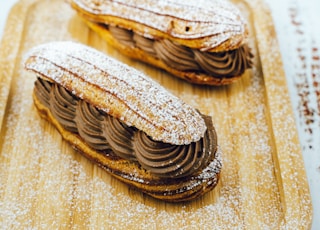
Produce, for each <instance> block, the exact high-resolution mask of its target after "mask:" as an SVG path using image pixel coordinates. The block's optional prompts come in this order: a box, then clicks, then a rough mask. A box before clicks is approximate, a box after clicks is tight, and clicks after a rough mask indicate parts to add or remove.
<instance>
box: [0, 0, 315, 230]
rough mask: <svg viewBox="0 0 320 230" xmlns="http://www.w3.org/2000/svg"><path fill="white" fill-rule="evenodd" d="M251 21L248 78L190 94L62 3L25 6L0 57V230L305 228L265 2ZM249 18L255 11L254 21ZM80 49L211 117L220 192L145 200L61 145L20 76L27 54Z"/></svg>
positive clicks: (246, 5) (301, 180)
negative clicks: (67, 44)
mask: <svg viewBox="0 0 320 230" xmlns="http://www.w3.org/2000/svg"><path fill="white" fill-rule="evenodd" d="M235 3H236V4H237V5H238V6H239V7H240V8H241V10H242V12H243V13H244V15H245V16H246V17H247V18H248V21H249V29H250V33H251V37H250V40H249V44H250V46H251V47H252V49H253V52H254V54H255V59H254V68H253V69H252V70H250V71H247V72H246V74H245V75H244V76H243V78H242V79H241V80H240V81H238V82H236V83H234V84H232V85H229V86H223V87H204V86H194V85H191V84H189V83H186V82H183V81H181V80H179V79H177V78H174V77H173V76H171V75H169V74H167V73H165V72H163V71H160V70H157V69H155V68H152V67H150V66H148V65H145V64H142V63H139V62H136V61H133V60H130V59H128V58H126V57H124V56H122V55H121V54H119V53H118V52H117V51H116V50H114V49H113V48H112V47H110V46H108V45H107V44H106V43H105V42H104V41H103V40H102V39H101V38H100V37H99V36H97V35H96V34H95V33H93V32H92V31H90V30H89V29H88V28H87V27H86V25H85V24H84V23H83V22H82V21H81V19H79V18H78V17H77V16H76V14H75V12H74V11H73V10H72V9H71V8H70V7H69V5H68V4H67V2H65V1H63V0H52V1H44V0H21V1H20V2H19V3H18V4H17V5H15V6H14V8H13V9H12V11H11V13H10V15H9V18H8V21H7V26H6V28H5V32H4V37H3V40H2V43H1V50H0V58H1V59H0V60H1V61H0V70H1V72H0V128H1V130H0V134H1V137H0V207H1V209H0V210H1V211H0V221H1V224H2V226H5V227H6V228H12V229H15V228H28V227H29V228H32V227H33V228H40V229H48V228H49V229H57V228H58V229H64V228H75V229H78V228H92V229H101V228H110V229H132V228H135V229H168V228H170V229H175V228H180V229H181V228H183V229H195V228H196V229H199V228H200V229H221V228H224V229H233V228H238V229H242V228H243V229H263V228H267V229H292V228H294V229H308V228H310V224H311V218H312V213H311V210H312V208H311V202H310V195H309V188H308V184H307V180H306V175H305V170H304V166H303V159H302V155H301V150H300V146H299V142H298V137H297V131H296V127H295V123H294V116H293V112H292V110H291V106H290V100H289V95H288V90H287V84H286V79H285V75H284V72H283V67H282V62H281V58H280V53H279V48H278V44H277V40H276V34H275V30H274V27H273V23H272V18H271V16H270V13H269V10H268V9H267V7H266V6H265V4H264V3H263V2H262V1H261V0H254V1H250V2H249V1H248V2H247V1H245V0H236V1H235ZM252 9H254V10H252ZM53 40H73V41H78V42H82V43H84V44H87V45H89V46H92V47H94V48H97V49H99V50H102V51H103V52H105V53H107V54H108V55H110V56H113V57H115V58H117V59H119V60H121V61H123V62H125V63H127V64H129V65H131V66H133V67H135V68H137V69H139V70H141V71H143V72H145V73H146V74H147V75H149V76H150V77H152V78H153V79H155V80H156V81H158V82H159V83H160V84H162V85H163V86H164V87H166V88H167V89H168V90H170V91H171V92H172V93H174V94H175V95H177V96H179V97H180V98H182V99H183V100H185V101H186V102H188V103H189V104H191V105H192V106H195V107H197V108H199V109H200V111H201V112H202V113H205V114H208V115H211V116H212V117H213V122H214V124H215V126H216V129H217V133H218V138H219V139H218V141H219V145H220V146H221V148H222V150H223V163H224V165H223V171H222V174H221V181H220V183H219V185H218V186H217V188H216V189H215V190H213V191H212V192H210V193H208V194H206V195H205V196H203V197H201V198H200V199H197V200H195V201H192V202H186V203H180V204H170V203H165V202H160V201H158V200H155V199H152V198H150V197H147V196H145V195H142V194H141V193H140V192H138V191H135V190H133V189H130V188H129V187H127V186H126V185H124V184H122V183H120V182H119V181H118V180H116V179H114V178H112V177H110V176H109V175H108V174H107V173H106V172H104V171H103V170H102V169H100V168H98V167H97V166H94V165H92V164H91V163H90V162H89V161H88V160H86V159H85V158H83V157H82V156H81V155H80V154H78V153H76V152H75V151H73V149H72V148H71V147H70V146H69V145H68V144H67V143H66V142H64V141H62V139H61V136H60V135H59V133H58V132H57V131H56V130H55V129H54V128H53V127H52V126H51V125H50V124H48V123H47V122H46V121H44V120H41V119H40V117H39V115H38V114H37V112H36V110H35V108H34V106H33V102H32V96H31V95H32V90H33V83H34V80H35V77H34V76H32V75H30V74H29V73H27V72H25V71H24V70H23V67H22V63H23V56H24V55H25V53H26V52H27V51H28V50H29V49H30V48H31V47H33V46H35V45H38V44H41V43H44V42H48V41H53Z"/></svg>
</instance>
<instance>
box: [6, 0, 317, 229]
mask: <svg viewBox="0 0 320 230" xmlns="http://www.w3.org/2000/svg"><path fill="white" fill-rule="evenodd" d="M17 1H18V0H0V37H2V34H3V30H4V27H5V23H6V19H7V15H8V13H9V11H10V9H11V7H12V6H13V5H14V4H15V2H17ZM265 1H266V3H267V4H268V5H269V7H270V9H271V12H272V15H273V18H274V24H275V27H276V31H277V35H278V41H279V45H280V50H281V54H282V58H283V63H284V69H285V72H286V77H287V81H288V87H289V91H290V96H291V102H292V106H293V109H294V112H295V118H296V124H297V128H298V132H299V138H300V143H301V148H302V152H303V156H304V164H305V167H306V172H307V177H308V181H309V186H310V192H311V196H312V204H313V224H312V229H315V230H316V229H320V26H319V23H318V22H319V21H320V14H319V11H320V1H319V0H281V1H279V0H265Z"/></svg>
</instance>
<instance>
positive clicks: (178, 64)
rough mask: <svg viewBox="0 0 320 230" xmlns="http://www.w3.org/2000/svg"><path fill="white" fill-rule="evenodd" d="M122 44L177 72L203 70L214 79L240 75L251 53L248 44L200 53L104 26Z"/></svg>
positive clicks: (249, 66)
mask: <svg viewBox="0 0 320 230" xmlns="http://www.w3.org/2000/svg"><path fill="white" fill-rule="evenodd" d="M103 27H105V28H107V29H108V30H109V31H110V33H111V35H112V36H113V37H114V38H115V39H116V40H118V41H119V42H120V43H121V44H123V45H125V46H129V47H135V48H139V49H141V50H143V51H144V52H146V53H148V54H149V55H151V56H152V57H154V58H157V59H160V60H161V61H162V62H164V63H165V64H166V65H167V66H169V67H171V68H174V69H177V70H180V71H194V72H199V73H205V74H208V75H210V76H213V77H217V78H231V77H234V76H240V75H242V74H243V73H244V72H245V70H246V69H249V68H251V67H252V58H253V54H252V53H251V51H250V48H249V47H248V45H246V44H244V45H242V46H240V47H239V48H238V49H235V50H229V51H225V52H202V51H200V50H197V49H191V48H189V47H186V46H182V45H179V44H177V43H175V42H173V41H170V40H168V39H160V40H157V39H150V38H147V37H144V36H141V35H139V34H137V33H134V32H133V31H131V30H126V29H124V28H120V27H117V26H111V25H103Z"/></svg>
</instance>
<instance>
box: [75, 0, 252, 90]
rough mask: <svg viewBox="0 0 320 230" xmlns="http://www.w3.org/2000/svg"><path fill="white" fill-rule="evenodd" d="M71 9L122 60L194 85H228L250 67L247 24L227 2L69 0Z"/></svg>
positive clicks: (205, 0)
mask: <svg viewBox="0 0 320 230" xmlns="http://www.w3.org/2000/svg"><path fill="white" fill-rule="evenodd" d="M71 6H72V7H73V8H74V9H75V10H76V11H77V13H78V14H79V15H80V16H81V17H82V18H83V19H84V21H85V22H86V23H87V24H88V25H89V26H90V27H91V28H92V29H93V30H94V31H96V32H97V33H98V34H99V35H101V36H102V37H103V38H104V39H105V40H106V41H107V42H109V43H110V44H111V45H113V46H114V47H116V48H117V49H119V50H120V51H121V52H122V53H123V54H125V55H127V56H129V57H131V58H134V59H138V60H140V61H143V62H146V63H149V64H152V65H154V66H156V67H159V68H161V69H164V70H166V71H167V72H169V73H171V74H173V75H175V76H178V77H180V78H182V79H185V80H187V81H189V82H192V83H196V84H205V85H225V84H229V83H232V82H234V81H235V80H236V79H238V78H239V77H241V76H242V75H243V73H244V72H245V70H246V69H248V68H251V66H252V57H253V55H252V53H251V52H250V48H249V47H248V45H247V44H246V37H247V35H248V29H247V26H246V23H245V20H244V19H243V17H242V16H241V14H240V12H239V10H238V9H237V8H236V7H235V6H234V5H232V4H231V3H230V2H228V1H226V0H225V1H223V0H203V1H198V0H191V1H185V0H176V1H168V0H135V1H127V0H116V1H111V0H106V1H99V0H71Z"/></svg>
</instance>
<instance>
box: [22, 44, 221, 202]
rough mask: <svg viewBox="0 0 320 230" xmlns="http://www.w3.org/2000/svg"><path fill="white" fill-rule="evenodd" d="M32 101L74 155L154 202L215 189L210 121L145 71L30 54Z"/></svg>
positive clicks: (62, 54)
mask: <svg viewBox="0 0 320 230" xmlns="http://www.w3.org/2000/svg"><path fill="white" fill-rule="evenodd" d="M24 64H25V68H26V69H27V70H28V71H31V72H32V73H34V74H35V75H36V76H37V80H36V81H35V86H34V90H33V100H34V104H35V107H36V109H37V111H38V112H39V114H40V116H41V117H43V118H45V119H47V120H48V121H49V122H51V123H52V124H53V125H54V126H55V127H56V128H57V130H58V131H59V132H60V133H61V135H62V137H63V139H64V140H66V141H67V142H69V143H70V144H71V145H72V146H73V147H74V149H75V150H76V151H78V152H80V153H81V154H83V155H84V156H85V157H87V158H88V159H89V160H91V161H92V162H93V163H96V164H97V165H98V166H100V167H102V168H103V169H105V170H106V171H107V172H108V173H110V174H111V175H112V176H114V177H116V178H118V179H119V180H120V181H122V182H124V183H126V184H128V185H129V186H132V187H134V188H136V189H138V190H140V191H141V192H143V193H145V194H148V195H150V196H152V197H154V198H157V199H161V200H164V201H170V202H179V201H187V200H191V199H195V198H197V197H199V196H201V195H203V194H205V193H206V192H208V191H210V190H212V189H213V188H214V187H215V186H216V185H217V183H218V180H219V175H220V171H221V167H222V163H221V150H220V147H219V146H218V142H217V134H216V131H215V128H214V126H213V123H212V119H211V117H209V116H207V115H204V114H202V113H201V112H200V111H199V110H197V109H195V108H193V107H191V106H189V105H188V104H186V103H185V102H183V101H182V100H181V99H179V98H178V97H176V96H174V95H173V94H171V93H170V92H168V91H167V90H166V89H165V88H163V87H162V86H161V85H159V84H158V83H157V82H155V81H154V80H152V79H151V78H149V77H147V76H146V75H145V74H143V73H142V72H139V71H138V70H136V69H134V68H132V67H130V66H127V65H126V64H123V63H121V62H119V61H117V60H115V59H113V58H111V57H108V56H107V55H105V54H103V53H102V52H100V51H97V50H95V49H93V48H90V47H88V46H85V45H82V44H79V43H74V42H68V41H61V42H51V43H47V44H42V45H39V46H37V47H34V48H32V49H31V50H30V51H29V52H28V54H27V55H26V59H25V62H24Z"/></svg>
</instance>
